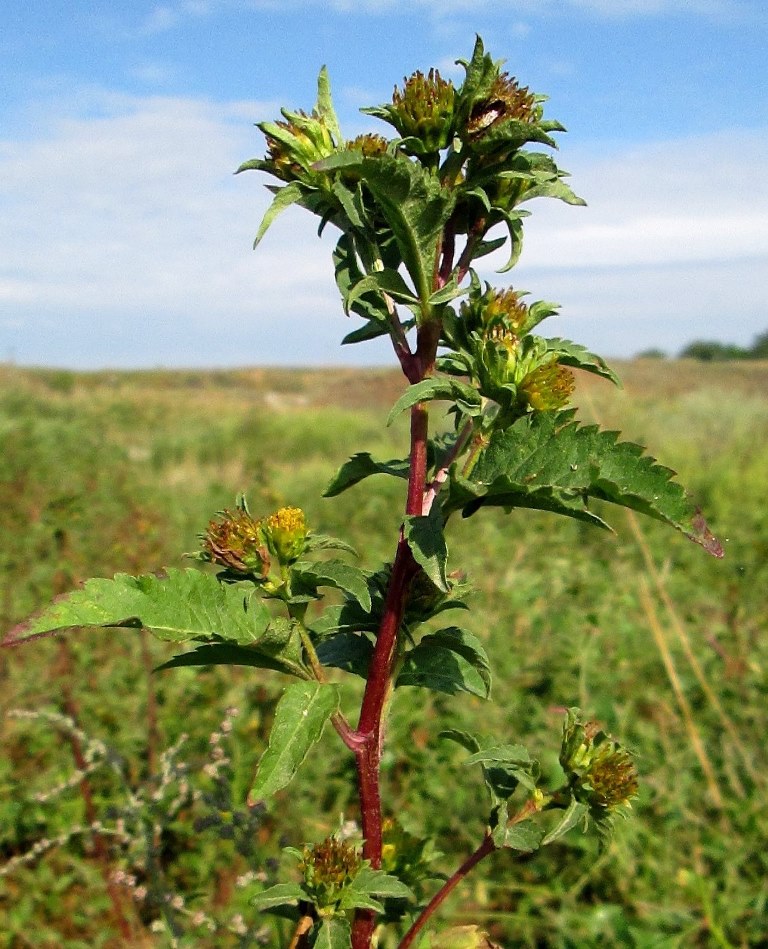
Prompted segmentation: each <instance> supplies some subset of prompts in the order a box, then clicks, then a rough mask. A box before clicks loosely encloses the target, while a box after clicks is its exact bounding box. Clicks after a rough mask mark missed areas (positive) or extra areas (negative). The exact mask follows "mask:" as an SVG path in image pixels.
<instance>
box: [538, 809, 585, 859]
mask: <svg viewBox="0 0 768 949" xmlns="http://www.w3.org/2000/svg"><path fill="white" fill-rule="evenodd" d="M588 820H589V807H588V805H586V804H582V803H580V802H579V801H577V800H576V798H575V797H574V798H572V799H571V803H570V804H569V805H568V807H567V809H566V810H565V811H563V813H562V816H561V818H560V820H559V821H558V822H557V824H556V825H555V826H554V827H553V828H552V830H550V832H549V833H548V834H547V836H546V837H545V838H544V839H543V840H542V842H541V845H542V846H543V847H545V846H546V845H547V844H551V843H554V841H556V840H559V838H560V837H562V836H563V835H564V834H567V833H568V831H569V830H571V828H573V827H576V825H577V824H581V825H582V827H586V824H587V822H588Z"/></svg>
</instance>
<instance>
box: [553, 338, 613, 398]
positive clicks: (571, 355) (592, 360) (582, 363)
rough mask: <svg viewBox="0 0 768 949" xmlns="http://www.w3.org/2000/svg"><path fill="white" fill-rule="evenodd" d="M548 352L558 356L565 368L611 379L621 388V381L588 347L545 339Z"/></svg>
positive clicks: (562, 340)
mask: <svg viewBox="0 0 768 949" xmlns="http://www.w3.org/2000/svg"><path fill="white" fill-rule="evenodd" d="M544 342H545V343H546V344H547V351H548V352H551V353H555V354H556V355H557V361H558V362H559V363H560V364H561V365H563V366H571V367H572V368H574V369H581V370H583V371H584V372H590V373H592V374H593V375H595V376H601V377H602V378H603V379H609V380H610V381H611V382H612V383H613V384H614V385H616V386H618V387H619V388H621V387H622V386H621V379H619V377H618V376H617V375H616V373H615V372H614V371H613V369H611V368H610V366H608V364H607V363H606V362H605V360H604V359H603V358H602V357H601V356H596V355H595V354H594V353H591V352H590V351H589V350H588V349H587V348H586V346H581V345H579V343H572V342H571V341H570V340H569V339H557V338H556V339H545V340H544Z"/></svg>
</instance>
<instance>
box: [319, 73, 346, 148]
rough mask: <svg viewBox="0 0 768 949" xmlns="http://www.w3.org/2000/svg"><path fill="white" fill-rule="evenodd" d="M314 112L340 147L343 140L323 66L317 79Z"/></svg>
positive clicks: (328, 81) (329, 82) (329, 83)
mask: <svg viewBox="0 0 768 949" xmlns="http://www.w3.org/2000/svg"><path fill="white" fill-rule="evenodd" d="M315 111H316V112H317V114H318V116H320V118H322V119H323V120H324V121H325V124H326V126H327V128H328V131H329V132H330V133H331V136H332V138H333V140H334V142H335V143H336V145H340V144H341V143H342V141H343V140H344V139H343V137H342V134H341V128H340V127H339V120H338V118H337V117H336V110H335V109H334V107H333V98H332V96H331V81H330V79H329V77H328V70H327V69H326V67H325V66H323V67H322V69H321V70H320V74H319V76H318V77H317V105H316V106H315Z"/></svg>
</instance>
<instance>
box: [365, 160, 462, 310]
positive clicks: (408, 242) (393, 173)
mask: <svg viewBox="0 0 768 949" xmlns="http://www.w3.org/2000/svg"><path fill="white" fill-rule="evenodd" d="M359 172H360V176H361V178H362V179H363V181H364V182H365V184H366V186H367V188H368V190H369V191H370V192H371V194H372V195H373V198H374V200H375V202H376V204H377V205H378V207H379V210H380V211H381V214H382V215H383V217H384V218H385V219H386V222H387V224H388V225H389V227H390V229H391V231H392V233H393V235H394V238H395V240H396V242H397V246H398V249H399V251H400V257H401V259H402V261H403V263H404V264H405V269H406V270H407V271H408V273H409V274H410V277H411V279H412V280H413V284H414V287H415V288H416V294H417V296H418V298H419V300H420V301H421V303H422V305H423V306H425V307H426V306H427V301H428V300H429V297H430V295H431V292H432V275H433V273H434V270H435V261H436V259H437V254H438V250H439V244H440V240H441V237H442V232H443V227H444V226H445V224H446V222H447V221H448V218H449V217H450V216H451V212H452V211H453V207H454V204H455V200H456V197H455V194H454V192H453V191H452V190H449V189H445V190H444V189H443V188H442V187H441V185H440V181H439V179H438V178H436V177H435V176H433V175H431V174H430V173H429V172H428V171H427V170H426V169H425V168H423V167H422V165H421V164H419V163H418V162H412V161H410V160H409V159H408V158H406V157H405V156H404V155H397V156H395V155H377V156H375V157H372V158H364V159H363V161H362V163H361V164H360V166H359ZM425 315H426V314H425Z"/></svg>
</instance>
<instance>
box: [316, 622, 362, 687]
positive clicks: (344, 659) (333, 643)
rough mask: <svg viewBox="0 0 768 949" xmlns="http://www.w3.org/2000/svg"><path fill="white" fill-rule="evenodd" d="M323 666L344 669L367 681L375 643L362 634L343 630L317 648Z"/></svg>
mask: <svg viewBox="0 0 768 949" xmlns="http://www.w3.org/2000/svg"><path fill="white" fill-rule="evenodd" d="M315 651H316V653H317V658H318V659H319V660H320V663H321V665H324V666H331V667H332V668H334V669H343V670H344V672H351V673H352V674H353V675H357V676H360V677H361V678H363V679H365V678H366V677H367V675H368V669H369V667H370V665H371V657H372V656H373V643H372V642H371V641H370V639H368V637H367V636H363V635H362V634H361V633H356V632H350V631H349V630H342V631H341V632H339V633H336V635H334V636H329V637H328V638H327V639H323V640H322V641H321V642H319V643H318V644H317V646H316V647H315Z"/></svg>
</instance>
